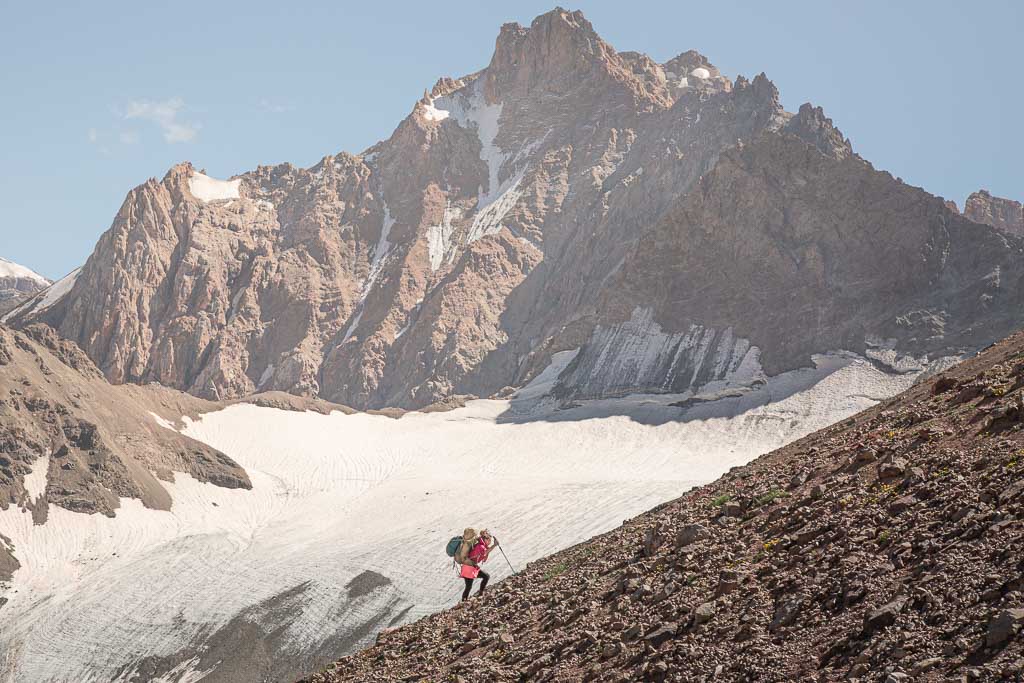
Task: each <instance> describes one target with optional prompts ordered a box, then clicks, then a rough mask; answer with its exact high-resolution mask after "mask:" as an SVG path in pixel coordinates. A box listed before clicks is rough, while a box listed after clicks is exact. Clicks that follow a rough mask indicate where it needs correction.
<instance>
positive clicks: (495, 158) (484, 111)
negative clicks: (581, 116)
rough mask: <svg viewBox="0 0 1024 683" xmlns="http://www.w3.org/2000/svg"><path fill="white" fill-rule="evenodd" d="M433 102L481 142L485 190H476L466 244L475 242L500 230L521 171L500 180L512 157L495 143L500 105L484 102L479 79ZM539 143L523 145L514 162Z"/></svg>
mask: <svg viewBox="0 0 1024 683" xmlns="http://www.w3.org/2000/svg"><path fill="white" fill-rule="evenodd" d="M436 102H437V103H438V104H440V105H442V106H444V107H445V110H446V111H449V112H450V113H451V116H452V118H453V119H454V120H455V121H457V122H458V124H459V125H460V126H462V127H463V128H467V129H468V128H473V129H475V130H476V134H477V137H478V138H479V140H480V159H481V160H482V161H483V162H484V163H485V164H486V165H487V190H486V191H484V188H483V186H480V188H479V189H478V190H477V205H476V215H475V216H474V218H473V224H472V225H471V226H470V229H469V232H468V234H467V237H466V242H467V243H470V242H474V241H476V240H478V239H480V238H482V237H485V236H487V235H493V234H495V233H497V232H498V231H500V230H501V221H502V220H503V219H504V218H505V215H506V214H507V213H508V212H509V210H511V208H512V207H513V206H514V205H515V203H516V202H517V201H518V200H519V197H520V196H521V195H522V192H521V191H519V189H518V187H519V183H520V181H521V180H522V178H523V172H522V171H520V172H519V173H518V174H515V175H513V176H512V177H509V178H507V179H506V180H505V182H504V183H503V182H501V180H500V176H501V170H502V167H503V166H504V165H505V163H506V162H507V161H508V160H509V159H510V158H511V157H512V155H511V154H510V153H508V152H504V151H502V149H501V148H500V147H499V146H498V144H497V142H496V140H497V138H498V133H499V131H500V119H501V111H502V107H503V104H502V103H501V102H497V103H495V104H488V103H487V99H486V97H485V95H484V92H483V80H482V79H477V80H475V81H473V83H472V84H471V85H469V86H468V87H466V88H462V89H461V90H457V91H455V92H453V93H452V94H450V95H446V96H444V97H439V98H437V100H436ZM545 137H546V135H545ZM538 144H539V142H534V143H533V144H532V145H526V146H525V147H524V149H523V150H520V153H519V154H517V155H515V159H514V160H513V161H518V160H519V159H520V158H521V157H522V156H523V154H524V151H526V152H527V153H528V152H532V151H533V150H534V149H535V148H536V145H538Z"/></svg>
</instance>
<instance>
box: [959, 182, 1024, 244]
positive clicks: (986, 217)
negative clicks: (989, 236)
mask: <svg viewBox="0 0 1024 683" xmlns="http://www.w3.org/2000/svg"><path fill="white" fill-rule="evenodd" d="M964 215H965V216H967V217H968V218H970V219H971V220H972V221H975V222H977V223H984V224H985V225H991V226H992V227H994V228H998V229H999V230H1002V231H1003V232H1005V233H1008V234H1011V235H1017V236H1018V237H1021V236H1024V205H1022V204H1021V203H1020V202H1017V201H1014V200H1012V199H1003V198H1002V197H995V196H993V195H991V194H989V193H988V191H987V190H978V191H977V192H974V193H972V194H971V196H970V197H968V198H967V202H966V203H965V204H964Z"/></svg>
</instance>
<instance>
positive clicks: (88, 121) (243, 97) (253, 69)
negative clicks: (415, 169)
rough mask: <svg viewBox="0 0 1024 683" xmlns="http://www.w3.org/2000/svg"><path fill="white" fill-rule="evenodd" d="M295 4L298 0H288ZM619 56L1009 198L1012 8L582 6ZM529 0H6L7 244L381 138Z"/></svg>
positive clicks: (83, 229)
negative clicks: (776, 99) (767, 87)
mask: <svg viewBox="0 0 1024 683" xmlns="http://www.w3.org/2000/svg"><path fill="white" fill-rule="evenodd" d="M289 5H292V6H289ZM565 6H566V7H568V8H569V9H581V10H583V12H584V13H585V14H586V15H587V17H588V18H589V19H590V21H591V22H592V23H593V24H594V26H595V28H596V29H597V31H598V33H600V34H601V35H602V36H603V37H604V38H605V39H606V40H608V41H609V42H610V43H611V44H612V45H614V46H615V47H616V48H617V49H619V50H638V51H643V52H646V53H647V54H649V55H651V56H652V57H654V58H655V59H657V60H659V61H664V60H667V59H669V58H671V57H673V56H674V55H676V54H678V53H680V52H683V51H685V50H688V49H696V50H699V51H700V52H702V53H704V54H705V55H707V56H708V57H709V59H710V60H711V61H712V62H713V63H714V64H715V65H717V66H718V67H719V68H720V69H722V71H723V72H724V73H725V74H726V75H727V76H729V77H732V78H735V76H736V75H737V74H743V75H745V76H748V77H752V76H754V75H756V74H757V73H758V72H760V71H764V72H766V73H767V74H768V76H769V78H771V79H772V80H773V81H774V82H775V84H776V85H777V86H778V87H779V90H780V91H781V93H782V101H783V104H784V105H786V107H787V108H788V109H790V110H791V111H795V110H796V108H797V107H799V105H800V104H801V103H802V102H805V101H811V102H813V103H815V104H818V105H821V106H823V107H824V108H825V111H826V113H827V114H828V115H829V116H831V117H832V118H833V119H834V120H835V122H836V123H837V125H838V126H839V127H840V128H841V129H842V130H843V132H844V133H845V134H846V135H847V136H849V137H850V138H851V139H852V141H853V144H854V148H855V149H856V150H857V151H858V152H860V153H861V154H862V155H863V156H864V157H866V158H867V159H869V160H870V161H871V162H872V163H873V164H874V165H875V166H876V167H877V168H882V169H885V170H888V171H890V172H892V173H893V174H894V175H897V176H900V177H902V178H903V179H904V180H906V181H907V182H909V183H912V184H914V185H920V186H923V187H924V188H926V189H928V190H929V191H931V192H934V193H935V194H939V195H942V196H944V197H947V198H950V199H954V200H955V201H956V202H957V203H958V204H960V205H962V203H963V200H964V198H965V197H966V195H967V194H968V193H970V192H971V191H973V190H975V189H978V188H979V187H986V188H988V189H990V190H991V191H992V192H994V193H995V194H999V195H1002V196H1008V197H1013V198H1016V199H1024V183H1022V182H1021V173H1020V171H1019V164H1020V161H1021V159H1024V136H1021V134H1020V124H1019V121H1020V119H1021V111H1022V109H1024V106H1022V105H1024V88H1022V87H1021V68H1022V67H1024V59H1022V57H1021V52H1020V47H1019V40H1020V35H1021V33H1022V31H1024V9H1022V7H1024V3H1018V2H1014V1H1006V2H995V1H993V2H975V3H967V2H962V1H960V2H953V1H945V0H938V1H935V0H932V1H928V2H923V1H922V2H910V1H906V2H900V3H893V2H891V1H889V2H875V1H864V0H862V1H860V2H856V3H854V2H845V1H844V2H840V1H836V2H827V1H825V0H818V1H817V2H803V1H790V2H783V3H764V2H735V1H732V2H730V1H725V2H722V1H716V2H705V3H699V2H669V1H666V2H643V1H642V0H634V1H633V2H628V3H624V2H577V3H573V4H566V5H565ZM552 7H553V5H551V4H548V3H544V2H532V1H527V2H516V3H514V4H513V3H492V2H479V1H478V2H446V3H424V2H408V3H405V2H401V3H398V2H370V3H366V2H364V3H359V4H358V5H357V6H355V7H353V6H350V3H342V2H307V3H283V2H280V1H278V2H261V1H260V0H249V1H247V2H244V3H243V2H210V1H209V0H204V1H203V2H192V1H191V0H178V1H177V2H174V3H140V2H137V1H133V2H113V1H112V2H102V3H85V2H82V3H70V2H68V3H44V2H38V3H28V2H13V1H12V0H0V64H2V65H3V66H2V68H0V107H2V110H3V117H2V119H0V121H2V125H0V162H2V163H0V207H2V210H3V213H2V215H0V255H2V256H5V257H7V258H11V259H13V260H15V261H18V262H20V263H23V264H24V265H27V266H29V267H32V268H34V269H36V270H38V271H39V272H40V273H42V274H44V275H46V276H48V277H59V276H61V275H63V274H64V273H66V272H68V271H69V270H71V269H73V268H75V267H76V266H78V265H80V264H81V263H82V262H83V261H84V260H85V259H86V257H87V256H88V255H89V253H91V251H92V248H93V246H94V244H95V242H96V239H97V238H98V237H99V235H100V234H101V233H102V232H103V231H104V230H106V229H107V227H108V226H109V225H110V222H111V220H112V218H113V216H114V214H115V213H116V211H117V209H118V207H119V206H120V205H121V202H122V201H123V199H124V196H125V193H126V192H127V191H128V190H129V189H130V188H132V187H134V186H135V185H138V184H140V183H142V182H144V181H145V180H146V179H147V178H149V177H158V178H159V177H162V176H163V174H164V173H165V172H166V170H167V169H168V168H169V167H170V166H171V165H173V164H175V163H177V162H179V161H184V160H189V161H192V162H193V163H194V164H195V165H196V166H197V167H199V168H203V167H205V168H206V169H207V170H208V172H209V173H210V174H212V175H215V176H219V177H227V176H230V175H232V174H235V173H241V172H243V171H246V170H249V169H251V168H254V167H255V166H256V165H258V164H273V163H279V162H283V161H290V162H292V163H295V164H298V165H301V166H308V165H311V164H313V163H315V162H316V161H318V160H319V159H320V158H321V157H323V156H324V155H326V154H330V153H335V152H338V151H341V150H347V151H353V152H358V151H361V150H362V149H365V148H366V147H368V146H369V145H371V144H372V143H373V142H375V141H376V140H378V139H381V138H384V137H387V136H388V135H389V134H390V133H391V131H392V130H393V128H394V127H395V125H397V123H398V121H399V120H400V119H401V118H403V117H404V116H405V115H406V114H408V112H409V111H410V110H411V108H412V106H413V103H414V102H415V101H416V99H418V98H419V97H420V95H421V94H422V92H423V90H424V89H425V88H429V87H430V86H431V85H433V83H434V81H435V80H436V79H437V78H438V77H439V76H443V75H451V76H458V75H462V74H465V73H469V72H472V71H475V70H477V69H479V68H481V67H483V66H486V64H487V62H488V61H489V59H490V55H491V52H492V50H493V47H494V39H495V37H496V36H497V33H498V29H499V27H500V25H501V24H502V23H504V22H506V21H518V22H520V23H522V24H529V22H530V20H531V19H532V18H533V17H534V16H536V15H537V14H540V13H542V12H545V11H547V10H549V9H551V8H552Z"/></svg>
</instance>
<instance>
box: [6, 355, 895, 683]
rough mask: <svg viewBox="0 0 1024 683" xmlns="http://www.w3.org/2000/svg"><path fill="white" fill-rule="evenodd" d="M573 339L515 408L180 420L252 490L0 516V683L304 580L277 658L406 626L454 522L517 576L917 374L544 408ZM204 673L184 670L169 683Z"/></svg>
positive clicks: (260, 411) (210, 490)
mask: <svg viewBox="0 0 1024 683" xmlns="http://www.w3.org/2000/svg"><path fill="white" fill-rule="evenodd" d="M573 353H574V352H564V353H562V354H558V356H557V357H556V358H555V359H554V360H555V362H554V363H553V366H552V368H551V369H550V370H549V371H547V372H545V373H543V374H542V375H541V376H540V377H538V379H537V381H536V382H534V383H533V384H532V385H531V387H529V388H527V389H526V390H524V391H523V392H521V394H520V397H519V399H516V400H515V401H513V402H509V401H493V400H480V401H473V402H471V403H469V404H468V405H467V406H466V407H465V408H461V409H458V410H454V411H451V412H447V413H410V414H408V415H406V416H405V417H403V418H402V419H400V420H393V419H390V418H387V417H383V416H377V415H367V414H354V415H343V414H341V413H333V414H331V415H327V416H324V415H319V414H316V413H297V412H288V411H281V410H275V409H270V408H260V407H256V406H253V405H235V406H232V407H229V408H227V409H224V410H221V411H218V412H214V413H209V414H206V415H203V416H202V417H201V418H200V419H198V420H195V421H191V420H188V419H187V418H186V421H185V424H186V426H185V428H184V429H183V431H184V433H186V434H188V435H189V436H192V437H193V438H196V439H198V440H200V441H202V442H204V443H207V444H210V445H211V446H214V447H215V448H218V449H220V450H222V451H223V452H225V453H227V454H228V455H230V456H231V457H232V458H234V459H235V460H236V461H237V462H239V464H241V465H242V466H243V467H245V469H246V471H247V472H248V473H249V475H250V477H251V479H252V483H253V489H252V490H251V491H241V490H228V489H222V488H218V487H216V486H213V485H210V484H202V483H199V482H197V481H195V480H193V479H192V478H191V477H189V476H187V475H182V474H178V475H176V481H175V483H173V484H169V485H168V489H169V491H170V493H171V496H172V498H173V501H174V502H173V505H172V508H171V510H170V511H169V512H160V511H154V510H147V509H145V508H143V507H142V505H141V504H140V503H139V502H138V501H135V500H123V501H122V507H121V509H120V510H119V511H118V514H117V517H116V518H113V519H110V518H106V517H102V516H97V515H91V516H89V515H81V514H76V513H71V512H68V511H66V510H63V509H61V508H56V507H51V509H50V518H49V521H48V522H47V523H46V524H45V525H42V526H36V525H33V524H32V519H31V515H29V514H27V513H24V512H22V511H21V510H19V509H17V508H14V507H12V508H11V509H9V510H7V511H4V512H0V533H3V534H4V535H6V536H8V537H9V538H11V540H12V541H13V543H14V546H15V548H16V550H15V552H16V556H17V557H18V559H19V561H20V562H21V565H22V568H21V569H20V570H19V571H18V572H17V573H16V574H15V576H14V580H13V585H12V586H11V587H10V588H9V589H7V590H6V591H5V592H4V593H3V595H4V597H7V598H8V599H9V603H8V604H7V605H5V606H4V608H3V610H4V628H3V630H2V631H0V652H3V653H6V654H0V680H8V681H14V680H39V681H46V680H56V681H93V680H95V681H101V680H102V681H105V680H110V679H111V678H113V677H114V675H115V672H116V671H117V670H118V669H120V667H122V666H123V665H125V664H131V663H133V662H137V661H138V660H139V659H141V658H142V657H143V656H146V655H169V654H173V653H175V652H178V651H179V650H180V649H181V648H182V647H183V646H185V645H187V644H188V643H189V642H190V641H193V640H194V639H196V638H199V637H202V635H201V634H208V633H210V632H212V631H214V630H215V629H216V628H218V627H220V626H222V625H224V624H225V623H227V622H228V621H229V620H230V619H231V618H232V617H234V616H235V615H237V614H238V613H239V612H240V611H242V610H244V609H246V608H248V607H250V606H252V605H255V604H257V603H259V602H261V601H263V600H266V599H268V598H271V597H273V596H275V595H278V594H280V593H281V592H283V591H285V590H288V589H291V588H294V587H295V586H298V585H300V584H303V583H306V582H308V584H309V588H308V590H306V591H305V592H304V593H303V594H302V598H301V610H300V613H299V614H298V615H296V616H295V618H294V619H293V620H291V621H290V622H289V623H287V628H286V629H285V634H286V635H285V639H284V640H285V643H286V645H285V647H286V649H288V650H289V651H293V652H301V651H304V650H308V649H310V648H313V647H315V646H316V645H317V644H319V643H320V642H323V641H324V640H326V639H327V638H328V637H329V636H331V635H332V631H331V628H332V627H336V628H337V629H339V630H340V631H342V632H352V631H354V630H355V629H356V628H357V627H358V626H359V625H360V624H362V623H364V622H366V621H367V620H368V619H371V618H373V617H374V616H375V615H377V616H379V615H381V614H384V615H388V614H394V613H397V612H398V611H399V609H402V608H406V607H408V608H409V610H408V612H406V613H405V614H404V615H403V617H402V618H403V620H405V621H408V620H412V619H415V618H418V617H419V616H422V615H424V614H427V613H431V612H434V611H436V610H438V609H442V608H444V607H447V606H450V605H452V604H454V602H455V600H456V599H457V596H458V594H459V593H460V591H461V586H462V583H461V581H460V580H459V579H458V578H457V577H456V576H455V575H454V573H453V571H452V570H451V566H450V561H449V560H448V558H447V557H446V556H445V555H444V552H443V547H444V544H445V543H446V542H447V540H448V538H450V537H451V536H452V535H455V534H458V533H459V532H461V530H462V529H463V528H464V527H466V526H473V527H475V528H481V527H487V528H490V529H491V530H492V531H493V532H494V534H495V535H496V536H497V537H498V538H499V539H500V540H501V541H502V545H503V547H504V549H505V551H506V552H507V553H508V556H509V558H510V559H511V560H512V561H513V562H514V563H515V565H516V568H517V569H521V568H522V567H523V566H524V564H525V563H526V562H529V561H532V560H534V559H537V558H539V557H542V556H544V555H547V554H549V553H551V552H553V551H556V550H558V549H560V548H564V547H567V546H569V545H572V544H574V543H577V542H580V541H583V540H585V539H587V538H590V537H591V536H593V535H595V534H599V533H602V532H604V531H607V530H609V529H611V528H614V527H615V526H617V525H618V524H619V523H621V522H622V520H623V519H624V518H628V517H631V516H633V515H636V514H638V513H640V512H642V511H644V510H647V509H649V508H651V507H653V506H654V505H657V504H658V503H661V502H663V501H665V500H669V499H672V498H674V497H676V496H678V495H680V494H682V493H683V492H685V491H686V490H687V489H689V488H691V487H692V486H694V485H697V484H700V483H704V482H707V481H710V480H712V479H714V478H715V477H717V476H719V475H720V474H721V473H722V472H724V471H726V470H728V469H729V468H730V467H732V466H734V465H738V464H742V463H745V462H747V461H749V460H750V459H752V458H753V457H755V456H756V455H758V454H761V453H764V452H766V451H769V450H771V449H773V448H775V447H777V446H780V445H783V444H784V443H788V442H789V441H792V440H793V439H795V438H798V437H800V436H802V435H804V434H806V433H808V432H810V431H813V430H815V429H819V428H821V427H824V426H826V425H828V424H831V423H833V422H835V421H836V420H839V419H842V418H844V417H846V416H848V415H849V414H851V413H854V412H856V411H858V410H860V409H863V408H865V407H867V406H869V405H871V404H872V403H873V402H874V401H875V400H877V399H881V398H883V397H886V396H889V395H892V394H894V393H896V392H897V391H899V390H901V389H903V388H906V387H907V386H909V384H910V383H911V382H912V381H913V376H911V375H899V376H897V375H889V374H885V373H882V372H881V371H879V370H878V369H876V368H875V367H874V366H872V365H871V364H870V363H868V362H867V361H865V360H863V359H859V358H856V357H853V356H850V355H835V356H827V357H821V358H818V359H816V360H817V367H816V368H812V369H807V370H802V371H796V372H794V373H787V374H786V375H783V376H780V377H778V378H773V379H772V380H770V381H769V383H768V385H767V386H765V387H764V388H762V389H760V390H757V391H754V392H751V393H749V394H747V395H746V396H743V397H739V398H729V399H722V400H720V401H716V402H713V403H709V404H705V405H700V406H697V407H695V408H693V409H691V410H689V411H688V412H686V413H685V414H684V412H683V411H682V410H680V409H678V408H672V407H669V406H668V405H667V402H669V401H671V400H673V399H675V398H678V397H666V396H631V397H626V398H623V399H616V400H607V401H594V402H589V403H586V404H584V405H583V406H582V407H579V408H575V409H571V410H562V411H556V410H552V409H551V407H550V405H548V404H546V403H545V399H544V393H545V389H546V387H550V386H551V384H552V383H553V382H554V380H555V377H556V376H557V374H558V372H557V370H558V368H559V367H564V366H565V364H567V363H568V362H569V361H570V360H571V359H572V357H573ZM515 411H527V412H529V413H530V415H532V417H533V419H526V418H525V417H524V416H522V415H519V416H518V417H517V416H516V415H514V414H513V413H514V412H515ZM161 424H162V426H164V427H165V428H166V427H168V426H169V423H161ZM33 472H34V470H33ZM489 565H490V566H488V568H487V569H488V571H490V572H491V574H492V576H493V577H494V579H496V580H500V579H501V578H503V577H505V576H507V574H508V573H509V569H508V566H507V565H506V564H505V562H504V559H503V558H502V557H501V556H500V554H495V555H494V556H492V559H491V562H490V563H489ZM367 570H371V571H374V572H377V573H379V574H382V575H384V576H386V577H388V578H389V579H390V580H391V582H392V583H391V585H389V586H387V587H384V588H378V589H377V590H376V591H374V592H373V593H372V594H371V595H369V596H367V597H365V598H362V599H360V600H356V601H352V600H350V599H349V598H348V596H347V594H346V590H345V585H346V584H347V583H348V582H349V581H350V580H351V579H352V578H354V577H356V576H358V575H359V574H361V573H362V572H364V571H367ZM370 638H372V636H370ZM55 653H59V657H58V656H55ZM197 665H198V664H197ZM195 673H196V672H195V671H193V670H192V668H190V667H189V666H184V665H183V666H182V667H179V671H178V672H177V673H176V674H175V677H174V678H170V679H168V680H179V679H181V680H190V679H191V678H192V677H193V675H194V674H195ZM5 676H6V678H4V677H5Z"/></svg>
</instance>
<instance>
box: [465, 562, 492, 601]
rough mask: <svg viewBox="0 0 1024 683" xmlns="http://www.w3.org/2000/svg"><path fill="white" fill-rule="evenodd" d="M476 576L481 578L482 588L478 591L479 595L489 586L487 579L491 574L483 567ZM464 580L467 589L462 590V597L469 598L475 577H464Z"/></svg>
mask: <svg viewBox="0 0 1024 683" xmlns="http://www.w3.org/2000/svg"><path fill="white" fill-rule="evenodd" d="M476 578H478V579H480V590H479V591H478V592H477V595H479V594H480V593H483V592H484V589H485V588H487V580H488V579H490V578H491V575H490V574H488V573H487V572H485V571H484V570H483V569H481V570H480V573H479V574H477V575H476ZM462 580H463V581H465V582H466V590H464V591H462V599H463V600H469V592H470V591H471V590H473V579H467V578H465V577H463V579H462Z"/></svg>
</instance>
